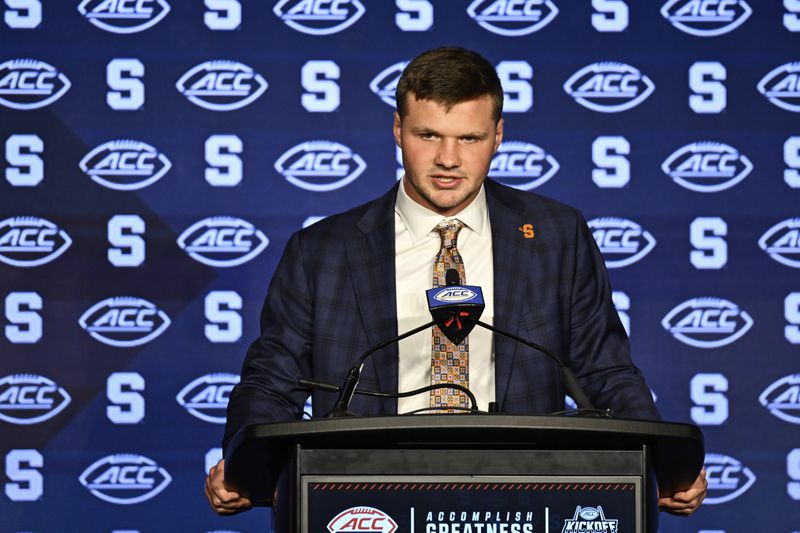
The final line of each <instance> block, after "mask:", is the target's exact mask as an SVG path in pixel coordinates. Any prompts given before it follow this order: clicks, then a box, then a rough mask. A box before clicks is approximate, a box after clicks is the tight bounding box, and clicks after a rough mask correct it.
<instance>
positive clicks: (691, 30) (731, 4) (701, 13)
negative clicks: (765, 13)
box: [661, 0, 753, 37]
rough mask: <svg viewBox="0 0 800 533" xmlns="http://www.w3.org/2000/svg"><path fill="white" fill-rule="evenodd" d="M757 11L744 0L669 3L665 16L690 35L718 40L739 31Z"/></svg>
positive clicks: (695, 0) (666, 5)
mask: <svg viewBox="0 0 800 533" xmlns="http://www.w3.org/2000/svg"><path fill="white" fill-rule="evenodd" d="M752 12H753V10H752V9H751V8H750V6H749V5H747V2H745V1H744V0H722V1H720V0H669V1H668V2H667V3H665V4H664V5H663V6H662V7H661V15H663V16H664V18H665V19H667V20H668V21H669V22H670V23H671V24H672V25H673V26H675V27H676V28H678V29H679V30H681V31H683V32H686V33H688V34H690V35H696V36H698V37H714V36H717V35H722V34H724V33H728V32H730V31H733V30H735V29H736V28H738V27H739V26H740V25H741V24H742V23H743V22H744V21H745V20H747V19H748V17H750V14H751V13H752Z"/></svg>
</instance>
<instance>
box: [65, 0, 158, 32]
mask: <svg viewBox="0 0 800 533" xmlns="http://www.w3.org/2000/svg"><path fill="white" fill-rule="evenodd" d="M169 10H170V7H169V4H168V3H167V2H166V1H165V0H149V1H147V2H142V1H141V0H139V1H137V2H131V1H127V2H126V1H122V0H120V1H111V2H109V1H108V0H83V2H81V3H80V5H78V11H80V14H81V15H83V16H84V17H85V18H86V20H88V21H89V22H91V23H92V24H94V25H95V26H97V27H98V28H100V29H101V30H105V31H110V32H112V33H136V32H139V31H144V30H146V29H147V28H152V27H153V26H155V25H156V24H158V22H159V21H160V20H161V19H163V18H164V17H166V16H167V13H169Z"/></svg>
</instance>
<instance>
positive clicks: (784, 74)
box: [758, 61, 800, 113]
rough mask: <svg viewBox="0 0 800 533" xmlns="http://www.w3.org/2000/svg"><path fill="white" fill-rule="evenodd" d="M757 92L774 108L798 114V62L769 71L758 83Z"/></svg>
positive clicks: (799, 100)
mask: <svg viewBox="0 0 800 533" xmlns="http://www.w3.org/2000/svg"><path fill="white" fill-rule="evenodd" d="M758 92H760V93H761V94H763V95H764V96H766V97H767V99H768V100H769V101H770V102H772V103H773V104H775V105H776V106H778V107H780V108H782V109H785V110H787V111H794V112H795V113H800V61H796V62H794V63H786V64H785V65H781V66H780V67H778V68H776V69H772V70H771V71H769V73H768V74H767V75H766V76H764V77H763V78H762V79H761V81H760V82H758Z"/></svg>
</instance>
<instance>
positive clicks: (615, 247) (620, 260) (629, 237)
mask: <svg viewBox="0 0 800 533" xmlns="http://www.w3.org/2000/svg"><path fill="white" fill-rule="evenodd" d="M587 224H588V226H589V228H590V229H591V230H592V235H593V236H594V240H595V242H597V247H598V248H600V253H602V254H603V258H604V259H605V262H606V267H608V268H621V267H625V266H628V265H632V264H633V263H635V262H637V261H639V260H641V259H642V258H643V257H644V256H646V255H647V254H649V253H650V250H652V249H653V248H654V247H655V245H656V239H655V237H653V236H652V235H651V234H650V232H649V231H646V230H644V229H643V228H642V227H641V226H640V225H639V224H637V223H636V222H634V221H632V220H628V219H625V218H616V217H603V218H595V219H592V220H590V221H589V222H587Z"/></svg>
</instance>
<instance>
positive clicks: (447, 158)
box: [436, 139, 461, 168]
mask: <svg viewBox="0 0 800 533" xmlns="http://www.w3.org/2000/svg"><path fill="white" fill-rule="evenodd" d="M436 164H437V165H439V166H440V167H443V168H456V167H458V166H460V165H461V155H460V154H459V151H458V140H457V139H443V140H442V142H441V143H439V150H438V151H437V152H436Z"/></svg>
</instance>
